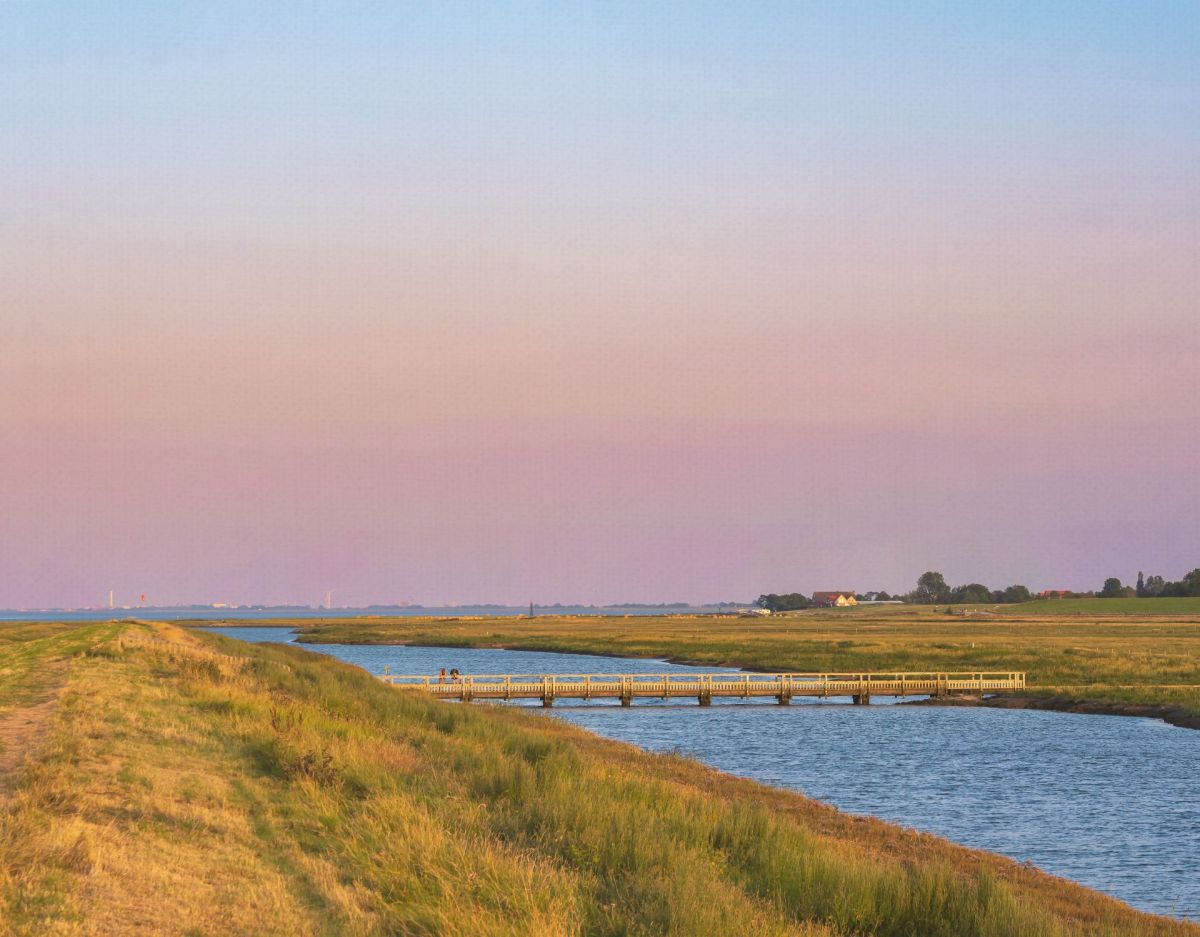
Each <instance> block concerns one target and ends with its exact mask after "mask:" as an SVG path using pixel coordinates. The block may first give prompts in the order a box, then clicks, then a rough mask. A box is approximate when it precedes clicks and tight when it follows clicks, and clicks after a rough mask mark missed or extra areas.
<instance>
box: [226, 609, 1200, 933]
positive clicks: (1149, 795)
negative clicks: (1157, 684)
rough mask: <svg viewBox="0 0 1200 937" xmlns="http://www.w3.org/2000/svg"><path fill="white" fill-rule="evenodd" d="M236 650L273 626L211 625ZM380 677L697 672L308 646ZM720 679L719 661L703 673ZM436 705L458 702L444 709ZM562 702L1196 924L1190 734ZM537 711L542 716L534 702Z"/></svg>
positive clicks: (902, 710) (668, 747)
mask: <svg viewBox="0 0 1200 937" xmlns="http://www.w3.org/2000/svg"><path fill="white" fill-rule="evenodd" d="M214 630H217V631H220V632H221V633H223V634H228V635H231V636H233V637H239V638H242V639H243V640H248V641H263V640H265V641H279V640H288V639H289V638H290V635H289V633H288V632H286V631H283V630H281V629H277V628H276V629H273V628H253V627H234V628H219V629H214ZM306 647H309V648H310V649H312V650H315V651H321V652H323V653H326V654H331V655H332V656H334V657H338V658H341V659H342V660H345V661H349V662H350V663H353V664H357V665H359V666H360V667H363V668H364V669H366V670H368V671H370V672H372V673H382V672H383V668H384V666H385V665H387V666H390V668H391V670H392V672H393V673H436V672H437V669H438V668H439V667H446V668H450V667H458V668H459V670H461V671H462V672H463V673H617V672H626V673H632V672H643V673H644V672H664V671H685V670H690V669H694V668H689V667H683V666H680V665H673V664H666V663H663V662H660V661H637V660H626V659H620V658H609V657H594V656H586V655H576V654H545V653H534V652H524V651H494V650H466V649H458V648H452V649H448V648H415V647H354V646H349V645H306ZM705 669H706V670H717V669H719V668H705ZM446 705H455V704H452V703H447V704H446ZM634 707H635V708H636V710H637V712H630V710H628V709H622V708H621V707H620V706H619V705H617V704H616V702H615V701H611V702H605V703H599V702H598V703H592V704H578V705H568V704H560V705H559V706H558V707H557V708H555V709H554V710H553V712H554V714H555V716H556V717H558V718H561V719H566V720H569V721H570V722H574V723H576V724H578V725H580V726H583V727H584V728H587V729H589V730H590V731H592V732H595V733H597V734H599V735H603V736H607V737H608V738H612V739H619V740H621V741H625V742H632V743H633V744H635V745H640V746H641V747H643V748H646V749H650V750H653V751H673V750H678V751H682V752H685V753H687V754H689V755H692V756H694V757H696V758H698V759H699V760H701V761H704V762H706V763H708V764H710V765H712V766H714V767H716V768H720V769H721V770H723V771H728V772H730V773H732V774H739V775H742V776H744V777H748V778H753V779H755V780H757V781H763V782H765V783H767V784H774V785H777V786H779V787H786V788H791V789H793V790H797V791H801V792H803V793H805V794H807V795H808V796H810V797H815V798H817V799H818V800H823V801H826V802H827V803H830V804H833V805H834V806H837V807H839V808H841V809H842V810H847V811H850V812H852V813H862V814H871V815H872V816H876V817H881V818H883V819H885V820H891V821H894V822H896V823H900V824H903V825H905V826H909V827H915V828H917V829H921V830H926V831H928V832H931V833H936V834H938V835H939V836H944V837H946V838H947V839H951V840H954V841H955V842H959V843H963V844H965V845H967V846H973V847H976V848H980V849H989V850H992V851H995V852H1000V853H1003V854H1005V855H1007V856H1011V857H1012V858H1014V859H1017V860H1020V861H1025V860H1029V861H1030V862H1032V863H1034V864H1035V865H1037V866H1038V867H1040V868H1042V869H1045V870H1047V871H1049V872H1053V873H1055V874H1057V875H1062V876H1065V877H1067V878H1070V879H1074V880H1075V881H1077V882H1081V883H1083V884H1084V885H1088V886H1090V887H1092V888H1095V889H1098V890H1100V891H1103V892H1107V893H1108V894H1110V895H1114V896H1116V897H1118V898H1121V899H1122V900H1124V901H1127V902H1129V903H1130V904H1132V905H1134V906H1135V907H1138V908H1142V909H1144V910H1147V911H1154V912H1156V913H1159V914H1171V915H1174V916H1176V917H1186V918H1194V919H1200V796H1198V794H1197V787H1198V785H1197V770H1198V769H1200V732H1197V731H1195V730H1189V729H1179V728H1175V727H1173V726H1169V725H1167V724H1166V723H1163V722H1159V721H1156V720H1150V719H1131V718H1128V717H1124V716H1082V715H1073V714H1068V713H1050V712H1033V711H1019V710H1003V709H949V708H937V707H915V706H892V705H873V706H869V707H861V706H850V705H845V704H841V703H811V704H803V703H793V705H791V706H787V707H784V706H777V705H775V704H774V703H771V704H761V703H748V702H740V701H714V703H713V705H712V707H710V708H703V709H702V708H701V707H699V706H697V705H695V703H689V702H687V701H683V700H676V701H671V702H670V703H665V704H664V703H658V702H652V701H638V702H635V703H634ZM539 711H541V710H540V707H539Z"/></svg>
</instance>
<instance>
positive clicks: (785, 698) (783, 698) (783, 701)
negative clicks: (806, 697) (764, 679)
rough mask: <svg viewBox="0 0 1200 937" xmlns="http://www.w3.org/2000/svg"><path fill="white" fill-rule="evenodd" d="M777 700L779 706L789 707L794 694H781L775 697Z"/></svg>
mask: <svg viewBox="0 0 1200 937" xmlns="http://www.w3.org/2000/svg"><path fill="white" fill-rule="evenodd" d="M775 698H776V699H777V700H779V705H780V706H787V705H788V704H789V703H791V701H792V694H791V693H780V694H779V695H778V696H777V697H775Z"/></svg>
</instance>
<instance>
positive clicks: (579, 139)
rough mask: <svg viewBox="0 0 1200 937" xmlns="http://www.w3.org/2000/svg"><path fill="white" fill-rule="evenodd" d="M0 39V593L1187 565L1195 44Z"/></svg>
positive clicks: (54, 596) (810, 584) (421, 591)
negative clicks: (802, 50)
mask: <svg viewBox="0 0 1200 937" xmlns="http://www.w3.org/2000/svg"><path fill="white" fill-rule="evenodd" d="M12 6H13V5H4V6H0V24H2V21H3V20H4V19H5V18H12V19H13V20H14V22H12V23H10V24H9V25H10V26H11V27H12V30H11V32H10V33H9V35H10V37H11V39H10V40H8V39H6V40H4V42H9V41H11V42H13V43H18V42H19V43H20V47H19V49H18V48H17V46H15V45H14V47H13V48H12V49H10V50H9V51H11V52H12V53H13V56H15V58H13V57H9V58H8V59H7V60H6V58H5V56H4V55H3V52H4V51H5V50H4V48H0V62H4V61H7V62H8V64H5V65H0V79H3V80H4V81H6V82H7V84H5V85H3V87H9V88H11V89H13V92H12V94H10V95H8V96H7V100H6V101H5V103H2V104H0V118H9V119H8V120H7V121H6V123H7V125H9V126H15V127H17V128H18V132H17V134H15V135H12V136H10V137H9V138H6V140H5V142H4V143H3V144H0V147H2V149H0V155H3V156H5V157H6V164H7V165H10V166H11V167H12V170H11V171H10V172H7V173H6V174H5V178H4V179H2V180H0V204H3V205H4V206H5V208H6V210H5V212H4V213H3V217H2V218H0V317H2V318H0V325H2V341H0V606H13V607H21V606H29V607H34V606H62V605H68V606H71V605H80V604H98V603H100V602H101V601H102V600H103V599H104V598H105V597H106V596H107V590H108V589H109V588H110V587H112V588H115V589H116V590H117V595H118V599H121V598H124V599H126V600H130V599H132V598H133V597H134V596H136V595H137V594H139V593H143V592H144V593H146V595H147V597H148V600H150V601H152V602H159V603H169V602H191V601H230V602H250V601H268V602H275V601H281V602H282V601H289V602H303V603H309V602H312V603H317V602H319V601H321V600H322V597H323V595H324V593H325V591H326V590H327V589H333V590H334V591H335V596H336V597H337V602H338V604H342V603H346V604H365V603H369V602H387V601H418V602H425V603H435V602H443V601H504V602H513V603H520V602H525V601H529V600H535V601H539V602H554V601H563V602H573V601H583V602H606V601H626V600H644V601H672V600H690V601H708V600H722V599H749V598H753V597H754V596H755V595H757V594H758V593H759V592H764V591H792V590H795V589H798V590H804V591H811V590H813V589H818V588H857V589H860V590H862V589H876V588H886V589H888V590H897V589H907V588H910V587H911V585H912V584H913V582H914V581H915V578H916V576H917V575H918V574H919V573H921V572H922V571H924V570H925V569H929V568H934V569H941V570H943V571H944V572H945V573H946V575H947V578H949V579H950V580H951V581H953V582H966V581H970V580H981V581H984V582H986V583H989V584H991V585H993V586H1003V585H1007V584H1009V583H1011V582H1024V583H1026V584H1028V585H1029V586H1031V587H1034V588H1043V587H1050V586H1053V587H1062V588H1077V589H1086V588H1096V587H1098V586H1099V585H1100V584H1101V583H1102V581H1103V579H1104V577H1106V576H1108V575H1118V576H1121V577H1122V578H1124V579H1126V580H1127V581H1128V580H1131V579H1132V578H1133V577H1134V576H1135V575H1136V573H1137V571H1138V570H1139V569H1144V570H1145V571H1146V572H1147V573H1151V572H1155V573H1160V574H1163V575H1166V576H1167V577H1168V578H1176V577H1178V576H1180V575H1182V573H1184V572H1186V571H1187V570H1188V569H1191V568H1193V567H1194V566H1197V565H1200V484H1198V483H1197V477H1198V475H1200V473H1198V472H1197V469H1198V468H1200V441H1198V439H1200V434H1197V432H1196V429H1195V425H1194V424H1195V421H1196V417H1195V413H1194V411H1195V409H1196V402H1197V400H1200V377H1198V373H1200V371H1198V369H1197V366H1196V362H1197V355H1198V353H1200V332H1198V331H1197V328H1196V322H1197V317H1198V314H1200V308H1198V302H1197V296H1200V290H1198V286H1200V284H1198V283H1197V280H1198V272H1200V223H1198V221H1197V219H1198V218H1200V178H1198V175H1200V174H1197V172H1196V168H1195V167H1196V166H1197V165H1200V146H1198V141H1197V131H1196V127H1197V126H1200V121H1197V120H1196V118H1197V117H1200V105H1198V104H1197V101H1198V100H1200V94H1194V93H1191V92H1195V91H1196V90H1197V89H1196V85H1197V80H1196V78H1195V75H1194V72H1189V71H1188V70H1187V69H1186V68H1184V67H1183V63H1185V61H1186V60H1187V59H1186V57H1185V56H1184V55H1183V52H1182V51H1181V48H1183V47H1181V46H1179V43H1181V42H1184V41H1185V40H1187V41H1190V42H1193V43H1194V41H1195V37H1196V35H1197V30H1196V29H1195V25H1196V24H1195V23H1194V22H1192V21H1191V20H1188V21H1187V22H1185V23H1184V24H1183V25H1182V26H1180V27H1179V28H1178V29H1177V30H1175V32H1174V33H1172V34H1171V35H1168V32H1169V31H1168V30H1167V29H1166V28H1165V26H1164V29H1163V30H1162V33H1161V35H1160V34H1158V33H1156V32H1154V31H1153V30H1148V31H1144V32H1140V33H1130V32H1129V31H1128V30H1127V29H1126V28H1125V26H1123V25H1122V24H1121V23H1117V22H1108V21H1103V20H1098V21H1097V22H1095V23H1092V24H1091V25H1092V27H1093V33H1090V34H1088V35H1090V36H1091V40H1087V39H1086V38H1085V39H1083V40H1080V39H1078V38H1076V39H1072V40H1067V39H1065V38H1064V39H1062V42H1063V43H1064V45H1063V46H1062V48H1055V46H1054V41H1053V40H1047V39H1046V37H1045V35H1044V34H1043V33H1041V32H1037V33H1036V37H1035V36H1034V32H1036V29H1035V27H1036V25H1037V24H1035V23H1033V21H1032V20H1031V21H1030V23H1029V24H1027V25H1028V29H1029V30H1031V31H1033V32H1031V33H1030V35H1029V36H1025V37H1024V38H1022V37H1017V38H1016V39H1013V42H1014V43H1015V45H1013V46H1011V47H1007V46H1006V47H1005V48H1003V49H1000V48H998V47H995V46H993V45H992V43H993V42H994V41H995V40H994V26H995V24H991V25H989V24H988V23H986V22H980V23H975V22H967V21H962V22H958V21H955V22H952V23H951V24H950V25H949V26H946V24H945V23H941V24H940V26H941V27H944V28H945V30H948V31H949V32H951V33H954V35H953V36H952V37H951V38H952V39H953V40H954V41H953V42H950V41H949V40H947V43H948V44H947V45H946V46H945V47H944V48H943V47H938V46H936V43H935V54H933V56H932V58H930V54H929V51H930V50H929V49H928V48H925V47H924V46H925V45H926V44H928V43H929V42H932V41H933V40H932V39H930V35H934V34H936V32H937V31H936V29H934V27H937V26H939V24H938V23H932V24H931V23H924V24H923V23H920V22H915V21H914V22H908V23H906V25H905V28H906V29H907V30H910V31H911V32H910V33H909V34H908V38H909V40H910V44H909V45H908V46H905V45H903V44H901V45H900V46H898V47H895V48H893V47H890V46H886V44H882V43H883V39H882V37H881V36H879V35H875V34H874V33H872V34H870V35H867V34H865V33H863V34H860V33H859V32H856V31H855V30H856V29H857V26H855V25H854V24H851V25H850V26H844V28H843V29H842V30H841V31H839V32H837V37H838V38H837V42H839V43H840V45H836V44H835V46H833V47H832V51H826V52H825V53H823V55H824V57H823V58H820V59H819V60H814V59H810V58H805V57H803V56H800V57H795V56H790V55H789V54H788V53H789V51H791V49H790V47H789V46H788V44H787V39H788V37H789V36H790V37H791V39H792V41H794V42H795V43H798V44H799V43H801V37H802V35H805V33H804V30H805V29H807V28H809V27H810V26H812V24H811V23H806V22H804V15H803V14H801V13H799V12H798V11H795V10H791V11H790V12H782V13H781V14H780V15H781V16H782V22H781V24H777V26H778V28H779V29H782V30H783V31H784V32H783V34H782V38H780V36H779V35H776V32H777V30H776V29H775V27H772V28H771V29H767V30H766V31H762V30H760V29H759V26H761V24H756V23H753V22H749V20H750V19H753V14H750V13H747V14H746V16H747V18H748V20H747V22H738V23H735V24H732V25H731V24H728V23H725V24H723V25H719V24H717V23H716V22H713V23H709V24H708V25H707V27H706V28H704V29H701V27H700V25H697V24H690V26H689V29H688V30H684V31H683V32H679V33H666V34H663V36H662V37H661V38H660V39H657V40H654V41H652V42H651V41H648V40H639V42H643V43H644V42H649V45H645V44H642V45H639V44H637V43H635V44H634V45H632V46H630V47H629V48H628V49H627V48H625V46H624V45H623V44H622V41H621V40H622V37H624V36H626V34H627V33H628V34H629V35H633V34H634V33H636V34H637V35H639V36H641V35H642V33H641V32H640V31H639V29H636V28H635V27H637V26H638V24H637V23H636V22H635V21H636V19H637V17H638V16H640V15H641V14H639V13H637V12H636V10H635V9H633V8H622V10H623V12H621V13H619V14H614V19H613V21H612V22H608V21H603V22H601V23H600V24H599V25H598V24H597V23H595V22H592V23H585V24H580V23H575V22H571V21H570V20H569V18H568V21H566V22H557V21H556V22H555V23H554V24H552V25H545V24H543V26H544V28H545V29H546V30H549V31H550V33H554V34H553V36H550V35H549V33H547V35H546V36H541V35H532V34H530V35H526V34H525V33H524V32H520V31H518V33H519V34H513V35H508V34H507V33H503V32H501V33H498V34H497V35H498V36H499V38H495V39H494V44H495V48H494V49H493V48H492V47H491V45H490V43H492V42H493V40H492V39H489V38H488V37H487V36H483V37H481V36H480V35H479V34H476V33H473V32H471V31H470V29H468V28H467V27H466V26H464V25H463V24H452V23H442V22H423V23H422V24H420V25H421V29H423V30H424V32H422V31H421V30H418V31H417V32H418V33H419V35H418V37H417V38H415V39H412V38H411V37H410V36H409V34H408V33H406V32H405V31H404V30H398V31H397V32H395V34H394V35H393V34H391V33H388V32H387V30H386V29H384V30H383V32H382V33H381V34H379V35H377V33H378V30H376V29H374V28H373V27H375V26H379V24H372V23H370V22H364V23H362V24H360V25H361V27H362V28H361V29H355V28H353V27H352V26H341V25H340V26H339V27H338V28H339V30H343V31H342V32H336V34H335V35H332V36H329V37H326V35H325V32H324V31H323V29H324V26H327V25H328V23H324V21H323V20H322V19H321V14H319V13H317V12H313V11H310V13H309V18H308V19H304V18H303V17H302V18H301V19H300V20H299V21H298V22H299V24H300V25H299V26H298V27H297V28H298V34H297V36H294V37H292V39H293V40H294V44H293V45H290V46H289V45H288V44H286V43H285V44H284V45H282V46H279V47H276V46H273V45H270V44H269V43H266V42H265V40H264V43H263V44H262V45H256V44H254V43H252V42H249V41H248V40H245V36H253V35H255V33H254V31H253V30H254V28H255V27H256V26H261V25H262V24H257V23H252V22H249V21H247V22H244V23H242V26H243V27H245V31H244V34H239V37H238V38H229V37H228V36H224V35H223V34H218V26H217V25H215V21H212V20H208V19H204V18H199V17H201V14H200V12H198V11H199V10H200V9H201V8H200V7H195V8H192V7H187V8H186V9H188V10H190V11H191V12H190V13H189V14H188V15H187V16H184V17H183V20H182V21H181V22H174V21H172V22H169V23H166V24H164V23H161V22H153V23H151V22H150V21H151V20H153V19H154V16H155V14H153V13H152V12H151V8H149V7H147V8H146V9H145V10H144V11H142V12H143V13H144V15H145V17H146V18H147V19H146V22H145V23H143V22H138V23H136V24H135V25H137V26H139V27H144V30H143V31H141V32H139V31H138V30H136V29H135V30H134V32H133V34H132V36H131V38H129V37H127V38H128V42H124V40H122V39H121V37H120V36H119V35H118V34H116V33H114V34H113V35H108V34H105V33H104V32H103V31H100V32H95V31H92V32H89V31H88V30H87V29H86V28H85V27H86V24H77V25H75V24H68V25H65V26H64V25H63V24H61V23H58V24H56V25H54V27H53V28H50V26H48V25H47V23H46V22H45V21H43V20H41V19H39V17H40V16H41V17H44V16H45V14H44V13H42V14H39V13H38V12H37V11H36V10H34V9H33V7H35V6H36V5H17V6H23V7H24V9H21V10H14V9H11V7H12ZM315 10H316V8H315V7H314V11H315ZM129 15H130V16H133V17H134V18H135V19H136V15H135V14H129ZM245 15H246V16H249V15H250V14H245ZM330 15H333V14H332V13H330ZM720 15H721V14H717V13H716V12H715V11H713V10H708V11H707V12H705V13H697V16H698V17H701V18H703V17H705V16H708V17H717V18H719V16H720ZM189 17H198V19H195V21H192V20H191V19H189ZM622 17H625V18H626V19H628V20H629V21H628V22H626V21H625V20H623V19H622ZM18 20H19V22H18ZM310 21H311V22H310ZM147 24H149V25H147ZM127 25H128V24H127ZM499 25H500V24H497V27H498V26H499ZM509 25H512V24H509ZM677 25H679V24H677ZM843 25H844V24H843ZM394 27H396V24H395V23H391V24H390V26H389V28H394ZM692 27H694V30H692ZM734 27H736V28H734ZM380 28H381V29H382V27H380ZM414 28H415V27H414ZM681 28H682V27H681ZM1013 28H1014V29H1015V28H1016V27H1013ZM597 29H599V32H598V33H597V32H596V30H597ZM730 29H733V32H732V33H730V31H729V30H730ZM928 29H934V33H931V34H929V35H926V33H925V32H923V30H928ZM439 30H440V32H439ZM554 30H560V32H554ZM789 30H790V32H789ZM956 30H957V32H955V31H956ZM1180 30H1182V32H1180ZM1189 30H1190V32H1189ZM310 33H311V35H310ZM3 34H4V30H3V29H0V35H3ZM264 35H265V34H264ZM597 35H599V36H600V37H601V38H600V39H596V38H595V37H596V36H597ZM939 35H940V34H939ZM1179 35H1182V36H1183V37H1184V39H1179V38H1178V37H1179ZM464 36H466V37H469V42H468V40H467V39H464ZM389 37H390V38H389ZM406 37H408V38H406ZM1187 37H1191V38H1190V40H1188V39H1187ZM1010 38H1012V37H1010ZM1034 38H1037V41H1038V42H1040V43H1042V44H1041V45H1040V46H1039V45H1038V44H1037V42H1034ZM410 39H411V42H409V40H410ZM551 40H552V41H551ZM1088 41H1091V42H1093V43H1094V44H1095V45H1096V48H1092V47H1090V46H1089V45H1088ZM172 42H183V43H184V45H185V46H186V47H187V49H189V50H190V52H187V54H182V53H181V54H179V55H175V54H174V53H171V54H168V51H167V49H168V47H170V48H172V49H173V48H174V47H173V46H171V43H172ZM463 42H467V43H468V44H469V45H471V48H472V50H473V52H472V57H470V58H469V59H464V60H462V61H469V62H470V63H472V64H471V65H470V66H469V67H467V71H466V73H465V75H464V72H463V71H462V70H461V69H456V67H455V64H454V63H455V58H454V49H455V48H457V46H456V44H457V43H463ZM189 43H190V45H189ZM306 43H307V44H306ZM406 43H407V44H406ZM31 44H32V45H31ZM481 47H483V48H487V49H489V50H490V51H493V52H495V53H496V54H497V55H498V56H499V57H500V58H499V60H498V62H499V63H500V64H495V65H494V67H492V66H488V65H487V64H486V63H487V62H488V61H490V60H488V59H486V58H484V59H480V57H479V55H480V48H481ZM797 48H799V45H798V46H797ZM31 49H32V51H31ZM883 49H886V50H887V51H886V52H885V53H883V54H882V57H881V50H883ZM938 49H940V51H937V50H938ZM438 50H440V52H439V51H438ZM1102 51H1103V53H1104V54H1101V52H1102ZM1185 51H1186V50H1185ZM18 52H19V53H20V54H19V55H18V54H17V53H18ZM384 52H391V53H393V54H392V55H391V56H390V57H389V56H387V55H384V54H383V53H384ZM435 52H437V54H436V55H435V54H434V53H435ZM67 53H71V54H70V55H69V56H68V55H67ZM350 53H354V54H353V55H351V54H350ZM501 53H503V54H501ZM1060 53H1061V54H1060ZM463 54H465V53H463ZM56 56H57V57H56ZM64 56H66V58H64ZM356 56H357V57H356ZM372 56H378V57H377V58H373V57H372ZM939 56H940V57H939ZM68 60H69V61H68ZM1193 61H1194V60H1193ZM56 62H60V63H61V62H66V63H67V64H62V65H61V67H58V66H55V65H54V63H56ZM480 62H484V63H485V64H482V65H481V64H480ZM348 63H354V64H348ZM930 63H932V64H930ZM1056 63H1057V64H1056ZM460 64H461V62H460ZM714 69H716V70H717V71H718V72H719V71H720V70H721V69H724V70H725V71H726V73H728V74H729V75H730V76H733V77H736V79H737V80H730V81H718V80H716V79H715V78H713V77H712V76H713V74H714ZM550 78H553V80H549V79H550ZM952 88H954V89H957V90H955V91H953V92H952V91H951V90H950V89H952ZM6 111H8V113H5V112H6Z"/></svg>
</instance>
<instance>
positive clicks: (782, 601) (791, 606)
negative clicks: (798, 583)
mask: <svg viewBox="0 0 1200 937" xmlns="http://www.w3.org/2000/svg"><path fill="white" fill-rule="evenodd" d="M754 604H755V605H757V606H758V607H759V608H765V609H766V610H767V611H769V612H795V611H799V610H800V609H802V608H808V607H809V606H810V605H812V599H810V598H809V597H808V596H807V595H805V594H804V593H803V592H789V593H787V594H786V595H777V594H776V593H774V592H771V593H769V594H767V595H760V596H759V597H758V598H757V599H755V600H754Z"/></svg>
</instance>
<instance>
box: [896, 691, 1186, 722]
mask: <svg viewBox="0 0 1200 937" xmlns="http://www.w3.org/2000/svg"><path fill="white" fill-rule="evenodd" d="M899 705H901V706H986V707H988V708H991V709H1043V710H1047V711H1050V712H1059V713H1083V714H1085V715H1092V716H1136V717H1139V718H1142V719H1161V720H1162V721H1163V722H1166V723H1169V724H1171V725H1173V726H1178V727H1179V728H1181V729H1200V714H1197V713H1194V712H1189V711H1188V710H1186V709H1184V708H1182V707H1181V706H1170V705H1166V704H1160V703H1120V702H1111V703H1106V702H1102V701H1100V700H1088V699H1072V698H1070V697H1064V696H1036V695H1030V694H1021V695H1012V696H985V697H983V698H982V699H981V698H979V697H978V696H951V697H946V698H944V699H936V698H933V697H930V698H929V699H920V700H908V701H906V702H904V703H901V704H899Z"/></svg>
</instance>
